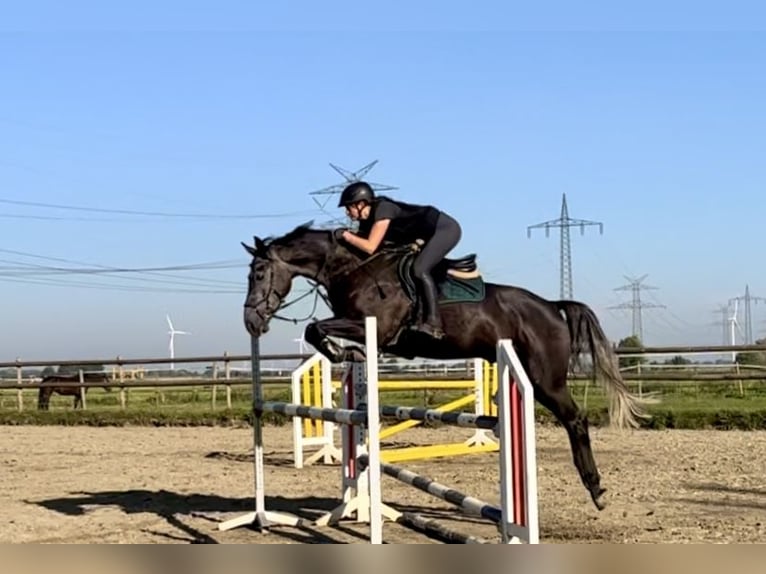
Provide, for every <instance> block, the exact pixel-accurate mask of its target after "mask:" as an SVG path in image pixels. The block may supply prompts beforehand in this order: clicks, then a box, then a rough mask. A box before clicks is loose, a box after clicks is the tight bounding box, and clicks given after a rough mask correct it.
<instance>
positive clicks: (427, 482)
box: [359, 456, 503, 524]
mask: <svg viewBox="0 0 766 574" xmlns="http://www.w3.org/2000/svg"><path fill="white" fill-rule="evenodd" d="M359 464H361V465H368V464H369V459H368V458H367V457H366V456H361V457H359ZM380 468H381V470H382V471H383V474H385V475H386V476H390V477H391V478H395V479H396V480H398V481H399V482H403V483H405V484H409V485H410V486H414V487H415V488H417V489H418V490H422V491H423V492H427V493H428V494H432V495H433V496H435V497H437V498H441V499H442V500H444V501H446V502H449V503H451V504H454V505H456V506H459V507H460V508H462V509H463V510H465V511H466V513H468V514H472V515H474V516H480V517H481V518H486V519H487V520H490V521H492V522H494V523H495V524H499V523H500V522H501V521H502V519H503V517H502V511H501V509H500V508H498V507H497V506H493V505H491V504H489V503H487V502H484V501H483V500H479V499H478V498H474V497H473V496H468V495H467V494H463V493H462V492H460V491H457V490H455V489H454V488H450V487H449V486H445V485H443V484H440V483H438V482H436V481H435V480H432V479H430V478H428V477H426V476H423V475H421V474H417V473H414V472H412V471H410V470H407V469H406V468H402V467H400V466H396V465H393V464H389V463H386V462H383V463H381V465H380Z"/></svg>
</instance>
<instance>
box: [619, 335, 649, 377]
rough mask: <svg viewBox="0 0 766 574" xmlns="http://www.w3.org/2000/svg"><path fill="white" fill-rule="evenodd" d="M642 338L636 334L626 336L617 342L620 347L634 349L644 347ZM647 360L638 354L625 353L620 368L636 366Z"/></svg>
mask: <svg viewBox="0 0 766 574" xmlns="http://www.w3.org/2000/svg"><path fill="white" fill-rule="evenodd" d="M643 346H644V345H643V343H641V339H639V338H638V337H637V336H635V335H630V336H629V337H625V338H624V339H622V340H621V341H620V342H619V343H617V348H618V349H634V348H636V347H643ZM645 362H646V359H644V358H643V357H639V356H636V355H625V356H621V357H620V368H621V369H623V368H627V367H635V366H636V365H640V364H643V363H645Z"/></svg>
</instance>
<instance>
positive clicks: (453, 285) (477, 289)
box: [439, 275, 485, 304]
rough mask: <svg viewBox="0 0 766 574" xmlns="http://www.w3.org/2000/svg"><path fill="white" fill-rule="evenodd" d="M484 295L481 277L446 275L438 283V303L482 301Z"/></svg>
mask: <svg viewBox="0 0 766 574" xmlns="http://www.w3.org/2000/svg"><path fill="white" fill-rule="evenodd" d="M484 295H485V288H484V280H483V279H482V278H481V277H474V278H461V277H454V276H452V275H447V277H446V278H445V279H444V280H443V281H441V282H440V283H439V303H440V304H446V303H473V302H478V301H482V300H483V299H484Z"/></svg>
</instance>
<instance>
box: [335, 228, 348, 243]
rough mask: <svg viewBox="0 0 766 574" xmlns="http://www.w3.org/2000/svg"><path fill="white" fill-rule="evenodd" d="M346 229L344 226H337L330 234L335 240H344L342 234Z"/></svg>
mask: <svg viewBox="0 0 766 574" xmlns="http://www.w3.org/2000/svg"><path fill="white" fill-rule="evenodd" d="M346 231H348V229H347V228H345V227H339V228H338V229H334V230H333V232H332V234H333V236H334V237H335V241H345V239H344V238H343V234H344V233H346Z"/></svg>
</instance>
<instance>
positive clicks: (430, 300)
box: [418, 273, 444, 339]
mask: <svg viewBox="0 0 766 574" xmlns="http://www.w3.org/2000/svg"><path fill="white" fill-rule="evenodd" d="M421 285H422V288H423V299H424V303H425V321H424V322H423V323H422V324H421V325H420V326H419V327H418V330H419V331H421V332H423V333H425V334H427V335H429V336H431V337H433V338H434V339H441V338H442V337H444V331H442V327H441V319H440V317H439V303H438V296H439V294H438V292H437V289H436V283H434V280H433V277H431V275H429V274H428V273H424V274H423V278H422V280H421Z"/></svg>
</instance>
